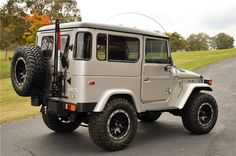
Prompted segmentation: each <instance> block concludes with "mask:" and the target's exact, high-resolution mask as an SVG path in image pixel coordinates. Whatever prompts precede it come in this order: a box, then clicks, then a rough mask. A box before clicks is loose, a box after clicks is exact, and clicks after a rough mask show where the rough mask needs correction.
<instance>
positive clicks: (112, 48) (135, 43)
mask: <svg viewBox="0 0 236 156" xmlns="http://www.w3.org/2000/svg"><path fill="white" fill-rule="evenodd" d="M139 45H140V43H139V39H137V38H132V37H124V36H114V35H109V37H108V60H109V61H120V62H136V61H137V60H138V58H139V47H140V46H139Z"/></svg>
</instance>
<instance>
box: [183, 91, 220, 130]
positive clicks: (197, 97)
mask: <svg viewBox="0 0 236 156" xmlns="http://www.w3.org/2000/svg"><path fill="white" fill-rule="evenodd" d="M217 117H218V107H217V103H216V100H215V99H214V98H213V97H212V96H211V95H210V94H207V93H195V94H193V95H191V97H190V99H189V100H188V101H187V103H186V105H185V106H184V109H183V115H182V121H183V124H184V127H185V128H186V129H187V130H189V131H190V132H192V133H194V134H206V133H208V132H210V131H211V130H212V129H213V127H214V126H215V124H216V121H217Z"/></svg>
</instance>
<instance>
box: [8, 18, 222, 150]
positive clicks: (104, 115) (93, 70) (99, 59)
mask: <svg viewBox="0 0 236 156" xmlns="http://www.w3.org/2000/svg"><path fill="white" fill-rule="evenodd" d="M11 79H12V84H13V87H14V89H15V91H16V92H17V94H18V95H20V96H30V97H31V105H33V106H41V112H42V117H43V121H44V123H45V124H46V126H47V127H48V128H50V129H51V130H53V131H55V132H59V133H68V132H72V131H74V130H75V129H77V128H78V127H79V126H80V125H81V123H84V124H87V125H88V129H89V134H90V136H91V138H92V140H93V142H94V143H95V144H97V145H98V146H100V147H102V148H103V149H106V150H121V149H123V148H125V147H126V146H127V145H129V143H130V142H131V141H132V140H133V138H134V136H135V133H136V130H137V124H138V119H139V120H141V121H143V122H154V121H155V120H157V119H158V118H159V117H160V115H161V114H162V113H163V112H169V113H172V114H174V115H176V116H181V117H182V121H183V124H184V126H185V128H186V129H187V130H189V131H190V132H192V133H195V134H205V133H208V132H210V131H211V130H212V128H213V127H214V125H215V123H216V121H217V116H218V108H217V103H216V101H215V99H214V98H213V97H212V96H211V95H210V94H207V93H205V92H202V91H212V88H211V87H210V85H211V83H212V81H211V80H208V79H204V78H203V77H202V76H201V75H198V74H196V73H193V72H190V71H186V70H181V69H178V68H176V67H175V66H173V62H172V59H171V52H170V48H169V38H168V37H167V36H165V35H163V34H160V33H155V32H149V31H143V30H138V29H132V28H125V27H118V26H111V25H104V24H93V23H80V22H78V23H65V24H59V21H56V24H55V26H54V25H50V26H44V27H42V28H40V29H39V30H38V32H37V42H36V47H28V46H23V47H20V48H18V49H17V50H16V52H15V54H14V57H13V60H12V65H11ZM153 135H155V134H153Z"/></svg>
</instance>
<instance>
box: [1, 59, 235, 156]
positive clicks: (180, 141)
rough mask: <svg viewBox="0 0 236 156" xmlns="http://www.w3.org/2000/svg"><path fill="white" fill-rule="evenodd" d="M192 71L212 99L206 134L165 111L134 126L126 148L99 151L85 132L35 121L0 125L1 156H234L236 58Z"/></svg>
mask: <svg viewBox="0 0 236 156" xmlns="http://www.w3.org/2000/svg"><path fill="white" fill-rule="evenodd" d="M198 73H200V74H203V75H204V76H207V77H210V78H212V79H213V80H214V81H213V84H214V85H213V89H214V92H213V93H212V94H213V96H214V97H215V98H216V100H217V102H218V106H219V118H218V122H217V124H216V126H215V128H214V129H213V130H212V132H211V133H209V134H206V135H192V134H190V133H189V132H188V131H186V130H185V128H184V127H183V125H182V121H181V118H180V117H175V116H172V115H170V114H168V113H165V114H163V115H162V116H161V118H160V119H159V120H158V121H156V122H155V123H151V124H144V123H141V122H140V123H139V127H138V131H137V135H136V137H135V139H134V141H133V142H132V143H131V145H130V146H129V147H128V148H126V149H124V150H122V151H118V152H105V151H103V150H101V149H100V148H98V147H97V146H95V145H94V144H93V143H92V141H91V140H90V137H89V134H88V130H87V128H82V127H81V128H79V129H77V130H76V131H75V132H73V133H71V134H63V135H61V134H57V133H54V132H52V131H51V130H49V129H48V128H47V127H46V126H45V125H44V123H43V121H42V119H41V118H36V119H27V120H24V121H19V122H13V123H10V124H8V125H3V126H1V128H0V130H1V156H31V155H33V156H35V155H36V156H52V155H55V156H60V155H66V156H71V155H73V156H75V155H79V156H82V155H86V156H87V155H114V156H115V155H129V156H134V155H135V156H136V155H140V156H145V155H150V156H151V155H153V156H157V155H160V156H161V155H163V156H234V155H236V58H232V59H229V60H226V61H223V62H220V63H217V64H214V65H210V66H208V67H206V68H204V69H202V70H200V71H198Z"/></svg>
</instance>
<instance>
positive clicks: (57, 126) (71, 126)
mask: <svg viewBox="0 0 236 156" xmlns="http://www.w3.org/2000/svg"><path fill="white" fill-rule="evenodd" d="M42 117H43V121H44V123H45V125H46V126H47V127H48V128H49V129H51V130H53V131H55V132H58V133H70V132H73V131H74V130H75V129H77V128H78V127H79V126H80V123H71V122H69V123H67V122H63V121H62V120H60V119H59V116H57V115H56V114H51V113H48V112H47V113H42Z"/></svg>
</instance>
